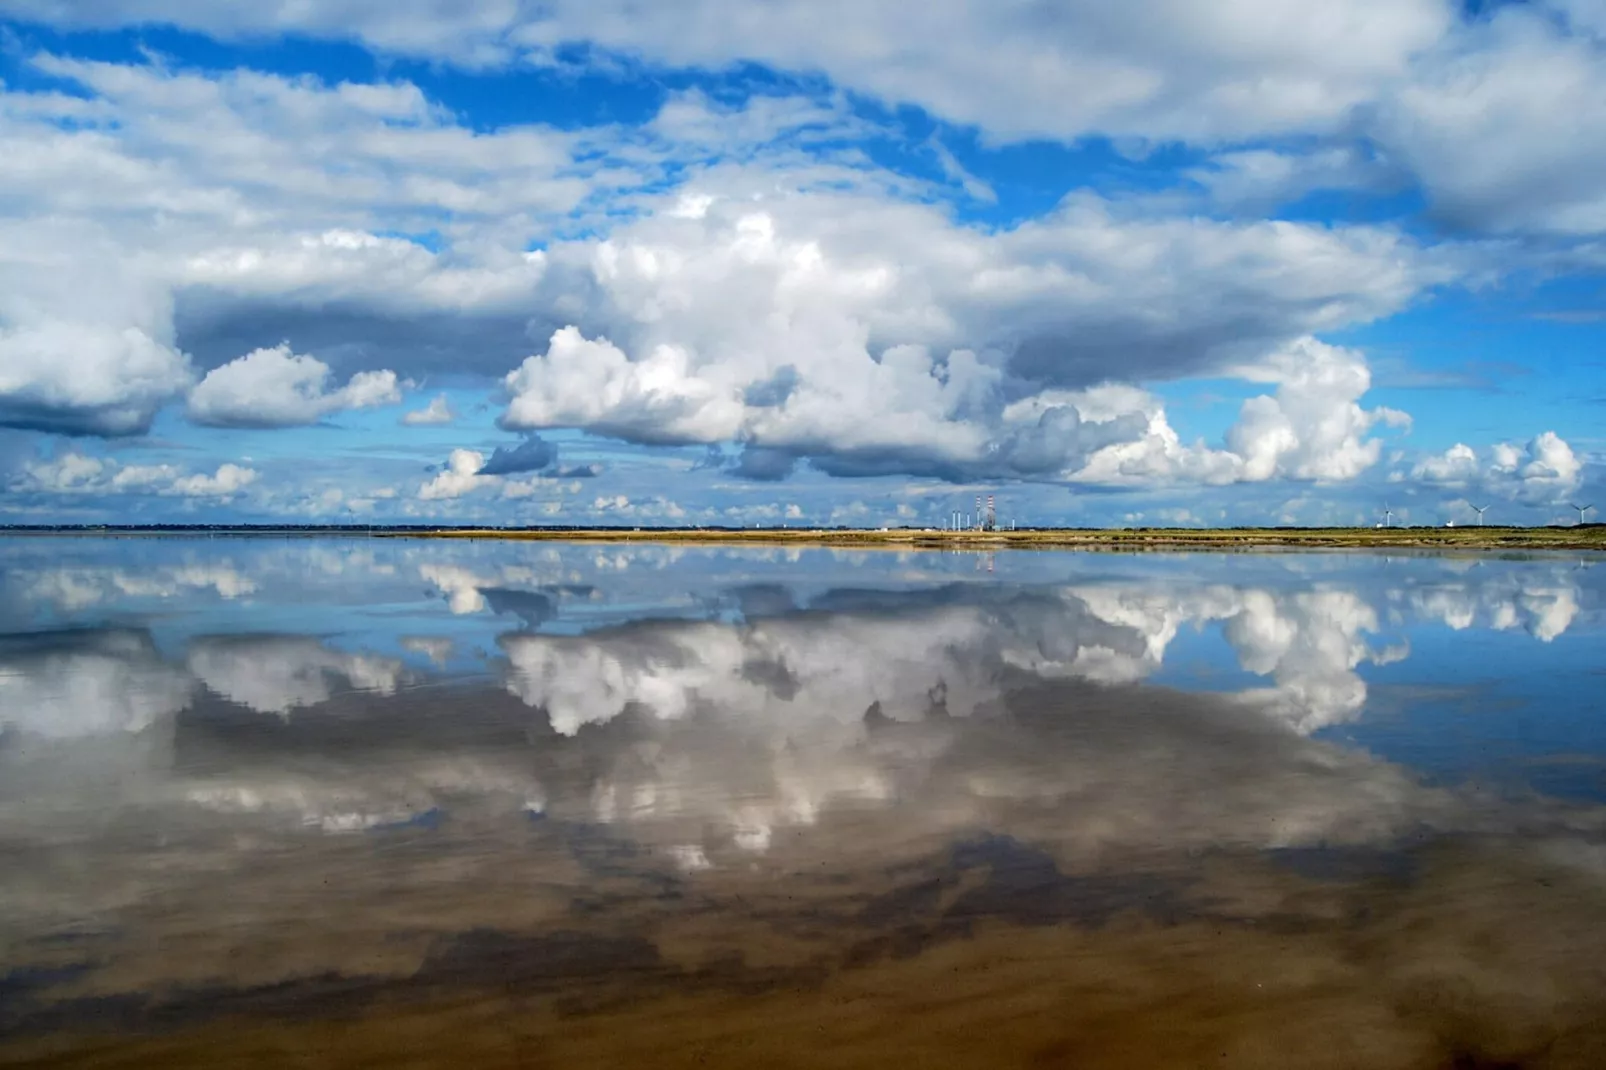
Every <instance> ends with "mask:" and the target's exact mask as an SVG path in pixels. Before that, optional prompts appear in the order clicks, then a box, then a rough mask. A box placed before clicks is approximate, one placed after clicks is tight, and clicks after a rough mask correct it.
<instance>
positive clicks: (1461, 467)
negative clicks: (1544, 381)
mask: <svg viewBox="0 0 1606 1070" xmlns="http://www.w3.org/2000/svg"><path fill="white" fill-rule="evenodd" d="M1583 470H1584V464H1583V462H1582V461H1581V460H1579V458H1578V456H1577V454H1575V453H1573V450H1572V447H1571V446H1569V445H1568V444H1567V442H1566V441H1565V440H1564V439H1562V438H1561V436H1560V435H1557V434H1556V433H1555V432H1554V431H1545V432H1543V433H1542V434H1540V435H1537V436H1535V437H1534V438H1533V439H1532V440H1531V441H1530V442H1529V443H1528V444H1527V446H1526V447H1519V446H1516V445H1513V444H1512V443H1509V442H1502V443H1498V444H1496V445H1495V446H1493V447H1491V448H1490V449H1489V450H1488V451H1487V452H1486V454H1485V455H1484V456H1481V457H1480V455H1479V454H1478V452H1477V451H1476V450H1474V449H1473V448H1472V447H1471V446H1468V445H1466V444H1465V443H1462V442H1457V443H1456V444H1455V445H1453V446H1451V447H1450V448H1449V449H1447V450H1445V451H1444V452H1443V453H1442V454H1435V455H1430V456H1427V457H1424V458H1423V459H1422V460H1420V461H1419V462H1417V464H1416V465H1415V466H1414V467H1412V469H1411V472H1410V475H1411V478H1412V479H1415V480H1418V481H1420V482H1422V483H1425V484H1428V485H1430V486H1438V487H1445V488H1447V489H1454V490H1463V491H1467V492H1469V493H1475V494H1478V495H1493V496H1495V497H1497V498H1502V499H1505V500H1507V501H1516V502H1523V503H1525V504H1529V505H1544V504H1555V503H1561V502H1565V501H1566V500H1567V498H1568V496H1569V495H1571V494H1572V493H1573V492H1574V491H1576V490H1577V489H1578V488H1579V487H1580V486H1581V485H1582V484H1583Z"/></svg>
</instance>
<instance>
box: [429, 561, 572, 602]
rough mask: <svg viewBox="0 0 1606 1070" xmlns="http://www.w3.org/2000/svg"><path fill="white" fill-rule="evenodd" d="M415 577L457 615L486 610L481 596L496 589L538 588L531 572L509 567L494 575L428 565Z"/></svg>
mask: <svg viewBox="0 0 1606 1070" xmlns="http://www.w3.org/2000/svg"><path fill="white" fill-rule="evenodd" d="M418 574H419V575H420V576H421V577H423V579H424V580H425V581H426V582H429V583H433V584H434V585H435V586H436V587H438V588H440V590H441V592H442V593H443V594H445V595H446V604H447V606H449V607H450V608H451V611H452V612H453V613H455V614H458V615H466V614H470V613H479V612H482V611H483V610H484V609H485V596H484V595H483V594H481V593H480V592H481V591H482V590H483V589H486V588H495V587H534V586H540V584H541V582H542V581H541V578H540V576H539V575H538V574H537V573H536V571H535V570H534V569H529V568H524V567H521V566H512V567H507V568H501V569H497V570H495V571H488V572H477V571H475V570H474V569H470V568H464V567H463V566H461V565H438V564H434V563H432V562H427V563H425V564H422V565H420V566H419V567H418Z"/></svg>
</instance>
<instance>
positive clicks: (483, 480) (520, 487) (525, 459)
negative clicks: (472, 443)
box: [418, 435, 595, 505]
mask: <svg viewBox="0 0 1606 1070" xmlns="http://www.w3.org/2000/svg"><path fill="white" fill-rule="evenodd" d="M532 443H534V444H535V445H534V446H532ZM543 452H549V453H550V457H549V458H548V460H547V462H546V464H545V465H543V466H542V467H543V469H544V468H547V467H550V466H551V464H553V463H554V462H555V461H556V460H557V449H556V447H554V446H553V445H552V444H551V443H549V442H543V441H541V439H539V438H538V437H536V436H533V435H532V436H531V437H530V439H529V440H527V441H526V442H524V443H522V444H521V445H519V446H516V447H514V448H512V449H508V450H497V451H496V452H495V453H492V454H491V457H490V459H489V460H487V459H486V457H485V454H483V453H481V452H479V451H478V450H467V449H455V450H453V451H452V452H451V453H450V454H448V455H447V458H446V463H445V464H444V465H442V466H441V470H440V471H439V472H437V473H436V474H435V476H434V478H433V479H430V480H429V481H427V482H426V483H424V484H423V485H421V486H420V487H419V488H418V499H419V500H420V501H452V500H456V499H459V498H462V497H464V496H466V495H469V494H473V493H475V492H477V491H482V490H495V491H497V493H498V495H499V497H500V498H501V499H502V500H503V501H504V502H512V501H518V500H520V499H527V498H533V497H535V496H537V495H538V494H540V493H541V492H543V491H547V492H549V493H557V492H560V491H564V490H567V491H569V492H571V493H572V492H573V491H575V490H577V489H578V487H579V484H578V483H575V482H568V481H569V480H574V479H580V478H589V476H591V475H594V474H595V473H591V472H582V473H579V474H574V473H555V474H553V475H551V476H541V475H532V476H530V477H529V478H527V479H522V480H519V479H509V478H507V477H508V476H509V475H513V474H516V473H519V472H527V471H529V470H530V469H529V468H528V467H527V466H528V465H529V464H530V463H532V462H533V461H535V460H539V459H540V458H539V456H538V455H539V454H541V453H543ZM498 455H500V456H501V461H500V462H498V460H497V457H498ZM493 469H494V470H493ZM546 504H548V505H550V504H551V503H550V502H548V503H546Z"/></svg>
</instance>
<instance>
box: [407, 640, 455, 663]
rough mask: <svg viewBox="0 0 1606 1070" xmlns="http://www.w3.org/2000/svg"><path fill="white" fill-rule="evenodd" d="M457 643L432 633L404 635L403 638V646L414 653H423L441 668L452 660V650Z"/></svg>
mask: <svg viewBox="0 0 1606 1070" xmlns="http://www.w3.org/2000/svg"><path fill="white" fill-rule="evenodd" d="M456 647H457V644H456V643H454V642H452V640H450V639H447V638H444V637H441V636H430V635H404V636H402V638H401V648H402V649H403V650H407V651H411V652H412V653H414V654H422V655H423V656H424V657H426V658H428V659H429V660H430V661H432V662H434V663H435V665H436V666H437V667H439V668H444V667H445V666H446V663H447V662H449V661H451V660H452V651H453V650H455V649H456Z"/></svg>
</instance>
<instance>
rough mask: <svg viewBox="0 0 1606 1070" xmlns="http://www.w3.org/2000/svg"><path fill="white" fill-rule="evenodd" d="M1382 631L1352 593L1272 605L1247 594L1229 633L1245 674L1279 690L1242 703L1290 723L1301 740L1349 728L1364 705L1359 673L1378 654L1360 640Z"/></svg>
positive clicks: (1317, 594)
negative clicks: (1325, 729)
mask: <svg viewBox="0 0 1606 1070" xmlns="http://www.w3.org/2000/svg"><path fill="white" fill-rule="evenodd" d="M1377 630H1378V621H1377V613H1376V611H1375V610H1373V609H1372V607H1371V606H1369V605H1367V604H1366V603H1365V602H1363V601H1362V600H1361V599H1360V598H1359V596H1357V595H1356V594H1355V593H1353V592H1350V591H1330V590H1324V591H1313V592H1308V593H1301V594H1295V595H1292V596H1289V597H1284V598H1275V597H1273V596H1272V595H1271V594H1270V593H1268V592H1265V591H1251V592H1246V594H1245V596H1244V601H1243V608H1242V610H1241V611H1240V612H1239V613H1237V614H1236V615H1234V616H1233V617H1232V618H1231V619H1230V620H1228V621H1227V623H1226V625H1225V632H1226V636H1227V639H1228V641H1229V642H1231V643H1232V645H1233V648H1234V649H1235V650H1236V651H1237V652H1238V658H1239V661H1240V662H1241V663H1242V664H1243V667H1244V668H1246V669H1248V670H1249V671H1251V672H1253V673H1256V674H1258V675H1261V676H1270V677H1271V678H1272V679H1273V681H1275V686H1274V687H1272V688H1267V689H1258V690H1254V691H1250V692H1248V693H1246V694H1245V695H1244V698H1245V699H1246V700H1248V701H1250V702H1252V703H1255V704H1257V705H1262V706H1263V707H1264V708H1265V709H1266V710H1267V711H1269V712H1272V713H1275V714H1276V715H1277V716H1279V717H1282V718H1285V719H1286V720H1287V721H1288V722H1289V723H1290V724H1292V725H1293V726H1294V727H1295V728H1296V729H1298V730H1299V731H1301V732H1312V731H1315V730H1316V729H1318V728H1321V727H1322V726H1324V725H1328V724H1333V723H1335V722H1338V721H1343V720H1347V719H1349V718H1351V717H1353V716H1355V715H1356V714H1358V713H1359V712H1360V711H1361V708H1362V707H1363V706H1364V705H1365V704H1366V682H1365V681H1364V680H1362V679H1361V678H1360V676H1359V675H1358V674H1357V673H1356V672H1355V669H1356V667H1357V666H1359V665H1361V664H1362V663H1363V662H1367V661H1373V660H1375V659H1376V654H1375V653H1374V652H1373V651H1372V649H1371V648H1370V647H1369V646H1368V645H1367V644H1366V642H1365V641H1364V640H1362V639H1361V638H1360V636H1361V633H1363V632H1373V633H1375V632H1376V631H1377Z"/></svg>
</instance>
